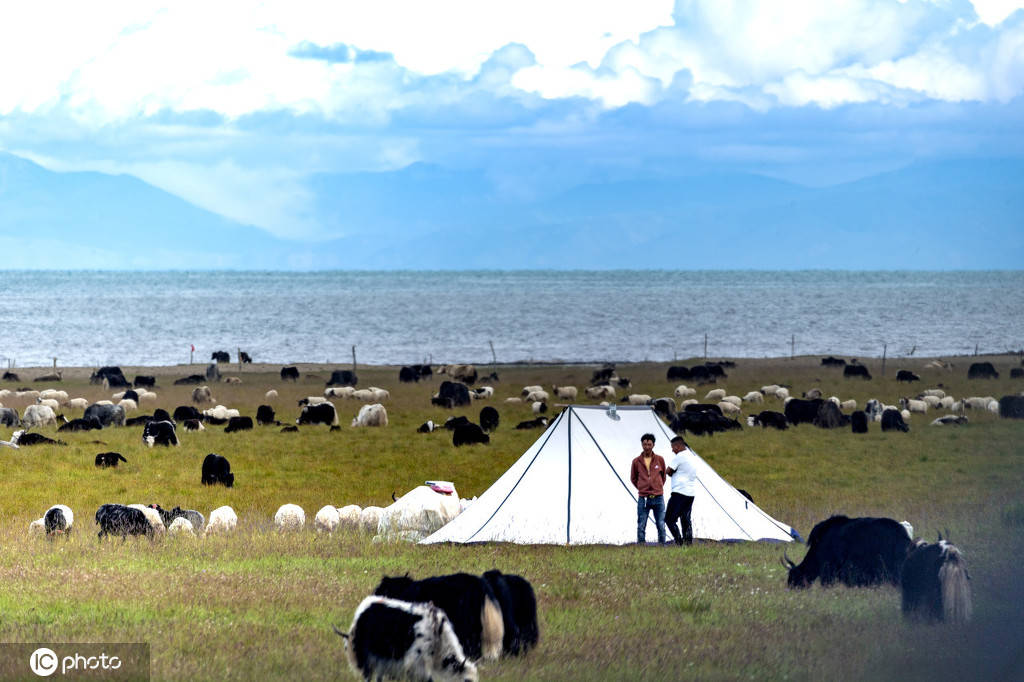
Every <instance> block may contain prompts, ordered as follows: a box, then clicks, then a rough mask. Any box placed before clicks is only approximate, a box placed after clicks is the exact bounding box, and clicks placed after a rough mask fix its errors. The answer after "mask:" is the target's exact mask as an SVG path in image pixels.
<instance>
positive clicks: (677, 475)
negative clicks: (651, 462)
mask: <svg viewBox="0 0 1024 682" xmlns="http://www.w3.org/2000/svg"><path fill="white" fill-rule="evenodd" d="M671 445H672V453H673V454H672V457H670V458H669V461H668V469H667V471H666V473H667V474H668V475H669V476H671V477H672V483H671V488H670V490H671V491H672V495H671V496H670V497H669V500H668V508H667V509H666V510H665V524H666V525H667V526H668V530H669V532H670V533H672V537H673V538H674V539H675V541H676V544H677V545H682V544H684V543H685V544H687V545H692V544H693V525H692V524H691V523H690V511H691V510H692V509H693V497H694V495H695V494H696V492H697V469H696V467H695V466H694V463H693V452H692V451H691V450H690V449H689V448H688V447H687V446H686V441H685V440H683V438H682V437H681V436H676V437H675V438H673V439H672V442H671ZM678 520H681V521H682V525H683V532H682V533H681V534H680V532H679V528H678V527H677V526H676V521H678Z"/></svg>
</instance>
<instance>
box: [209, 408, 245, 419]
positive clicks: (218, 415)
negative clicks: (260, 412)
mask: <svg viewBox="0 0 1024 682" xmlns="http://www.w3.org/2000/svg"><path fill="white" fill-rule="evenodd" d="M203 415H204V416H206V417H213V418H214V419H231V417H239V416H241V415H240V413H239V412H238V410H236V409H234V408H227V407H224V406H223V405H217V406H216V407H211V408H208V409H205V410H203Z"/></svg>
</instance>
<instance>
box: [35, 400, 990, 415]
mask: <svg viewBox="0 0 1024 682" xmlns="http://www.w3.org/2000/svg"><path fill="white" fill-rule="evenodd" d="M993 400H994V398H992V396H985V397H983V398H979V397H977V396H973V397H971V398H967V399H965V400H964V407H966V408H969V409H972V410H985V409H988V405H989V403H990V402H992V401H993ZM25 411H26V412H27V411H28V409H27V408H26V410H25ZM23 419H24V418H23Z"/></svg>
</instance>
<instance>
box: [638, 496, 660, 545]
mask: <svg viewBox="0 0 1024 682" xmlns="http://www.w3.org/2000/svg"><path fill="white" fill-rule="evenodd" d="M649 511H653V512H654V523H655V525H656V526H657V527H658V543H659V544H664V542H665V498H664V497H662V496H661V495H655V496H654V497H643V496H640V497H638V498H637V500H636V541H637V542H638V543H643V542H646V540H647V513H648V512H649Z"/></svg>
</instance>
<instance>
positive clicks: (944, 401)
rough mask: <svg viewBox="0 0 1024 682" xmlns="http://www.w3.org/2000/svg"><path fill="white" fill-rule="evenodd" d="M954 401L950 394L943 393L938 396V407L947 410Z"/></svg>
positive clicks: (951, 406)
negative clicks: (943, 394)
mask: <svg viewBox="0 0 1024 682" xmlns="http://www.w3.org/2000/svg"><path fill="white" fill-rule="evenodd" d="M954 402H956V401H955V400H954V398H953V396H951V395H945V396H942V397H941V398H939V408H940V409H943V410H949V409H952V408H953V403H954Z"/></svg>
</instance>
